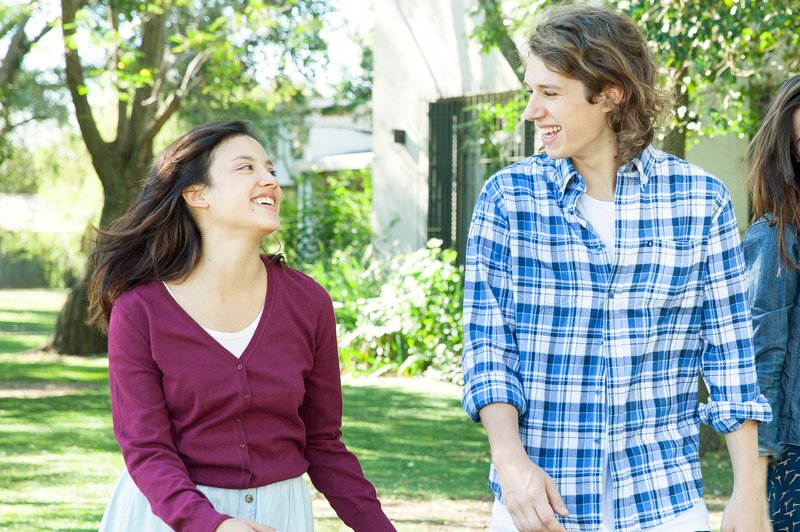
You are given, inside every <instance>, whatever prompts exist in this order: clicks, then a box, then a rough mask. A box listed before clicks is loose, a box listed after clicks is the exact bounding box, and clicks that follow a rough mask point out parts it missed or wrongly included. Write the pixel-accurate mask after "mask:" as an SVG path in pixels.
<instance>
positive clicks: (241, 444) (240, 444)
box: [239, 442, 247, 449]
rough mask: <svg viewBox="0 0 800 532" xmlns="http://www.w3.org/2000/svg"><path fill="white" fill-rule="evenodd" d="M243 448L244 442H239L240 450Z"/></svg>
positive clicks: (245, 445)
mask: <svg viewBox="0 0 800 532" xmlns="http://www.w3.org/2000/svg"><path fill="white" fill-rule="evenodd" d="M245 447H247V444H246V443H245V442H239V448H240V449H244V448H245Z"/></svg>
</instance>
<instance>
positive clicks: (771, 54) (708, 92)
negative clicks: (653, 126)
mask: <svg viewBox="0 0 800 532" xmlns="http://www.w3.org/2000/svg"><path fill="white" fill-rule="evenodd" d="M552 3H553V2H551V1H549V0H506V1H501V0H479V1H478V4H477V6H476V9H475V14H476V15H478V16H479V17H480V19H481V22H480V23H479V24H478V26H477V29H476V31H475V33H474V37H475V38H477V39H478V41H479V42H480V43H481V45H482V47H483V49H484V50H489V49H492V48H497V49H499V50H500V51H501V52H502V53H503V55H504V56H505V58H506V59H507V60H508V61H509V63H510V64H511V65H512V66H513V67H518V66H519V65H520V61H519V58H518V55H517V51H516V49H515V48H514V47H513V46H512V44H513V43H514V41H515V40H518V39H520V38H522V37H523V36H524V32H526V31H528V29H529V28H530V27H531V24H532V21H533V17H534V16H535V14H536V13H537V12H540V10H541V9H542V8H544V7H546V6H548V5H550V4H552ZM615 7H616V9H619V10H621V11H622V12H624V13H626V14H628V15H630V16H631V17H632V18H633V19H634V21H636V23H637V24H638V25H639V27H640V28H641V30H642V32H643V34H644V35H645V36H646V38H647V39H648V42H649V44H650V46H651V48H652V49H653V52H654V54H655V57H656V59H657V61H658V63H659V64H660V65H661V66H662V67H663V68H664V73H665V75H666V78H667V79H668V80H669V82H670V83H671V84H672V85H673V88H674V91H675V93H676V106H675V121H674V124H673V126H672V130H673V132H674V133H673V135H675V138H676V139H677V142H676V141H675V140H673V142H672V143H671V146H670V147H671V151H675V152H679V155H682V153H683V149H684V145H685V134H684V133H685V131H686V130H687V129H688V130H689V131H691V132H693V133H695V134H701V135H702V134H726V133H733V134H737V135H740V136H743V137H750V136H752V135H753V134H754V133H755V130H756V129H757V127H758V124H759V122H760V115H761V113H762V110H763V105H764V101H765V100H767V99H768V98H769V95H770V93H771V91H772V89H773V88H774V87H775V86H776V85H777V84H778V83H779V82H780V81H781V80H782V79H784V78H786V77H788V76H789V75H790V74H793V73H796V72H798V71H800V55H798V54H797V45H798V43H799V42H800V33H798V32H797V28H798V27H800V0H791V1H789V2H750V1H747V0H723V1H722V2H716V1H714V2H712V1H710V0H700V1H696V0H692V1H690V0H624V1H620V2H617V3H615ZM668 144H669V142H668Z"/></svg>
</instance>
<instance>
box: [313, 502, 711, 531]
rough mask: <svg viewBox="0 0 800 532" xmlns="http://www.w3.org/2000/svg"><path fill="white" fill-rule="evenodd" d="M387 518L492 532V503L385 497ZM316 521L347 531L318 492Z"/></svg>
mask: <svg viewBox="0 0 800 532" xmlns="http://www.w3.org/2000/svg"><path fill="white" fill-rule="evenodd" d="M725 502H726V501H721V500H717V499H710V500H708V501H706V504H707V505H708V506H709V514H710V524H711V529H712V530H714V531H718V530H719V527H720V522H721V520H722V509H721V508H720V509H719V510H716V508H719V507H720V503H722V505H724V503H725ZM381 503H382V504H383V508H384V510H386V515H388V516H389V518H390V519H391V520H392V522H393V523H394V524H395V526H396V527H397V530H400V531H403V530H411V531H426V532H427V531H431V532H445V531H450V532H456V531H462V530H465V531H471V530H488V528H489V522H490V521H491V518H492V502H491V501H475V500H464V499H459V500H451V499H434V500H428V501H416V500H409V499H388V498H381ZM313 505H314V520H315V521H321V522H322V523H323V526H322V527H320V528H321V530H322V531H323V532H324V531H332V530H336V531H340V530H341V531H347V530H350V529H349V528H347V527H345V526H344V525H341V524H340V522H339V520H338V518H337V517H336V513H334V511H333V510H332V509H331V507H330V505H329V504H328V502H327V501H326V500H325V499H324V498H323V497H322V496H321V495H319V494H318V493H314V494H313Z"/></svg>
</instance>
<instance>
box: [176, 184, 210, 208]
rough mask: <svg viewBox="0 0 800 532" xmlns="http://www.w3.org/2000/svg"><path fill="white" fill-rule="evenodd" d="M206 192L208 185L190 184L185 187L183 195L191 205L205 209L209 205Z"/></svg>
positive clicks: (184, 199)
mask: <svg viewBox="0 0 800 532" xmlns="http://www.w3.org/2000/svg"><path fill="white" fill-rule="evenodd" d="M205 192H206V187H205V186H204V185H189V186H188V187H186V188H184V189H183V192H182V193H181V195H182V196H183V201H185V202H186V204H187V205H188V206H189V207H197V208H198V209H205V208H207V207H208V201H206V196H205Z"/></svg>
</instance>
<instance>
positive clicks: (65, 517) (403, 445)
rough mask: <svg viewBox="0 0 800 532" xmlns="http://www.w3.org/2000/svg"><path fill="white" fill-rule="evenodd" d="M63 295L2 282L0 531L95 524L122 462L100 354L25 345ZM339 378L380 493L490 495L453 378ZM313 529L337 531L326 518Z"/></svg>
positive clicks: (477, 436)
mask: <svg viewBox="0 0 800 532" xmlns="http://www.w3.org/2000/svg"><path fill="white" fill-rule="evenodd" d="M65 296H66V294H65V292H63V291H33V290H19V291H9V290H6V291H2V290H0V368H2V370H0V530H11V531H15V532H25V531H34V530H36V531H39V530H76V531H78V530H80V531H90V530H96V529H97V525H98V524H99V522H100V518H101V516H102V512H103V509H104V506H105V502H106V500H107V499H108V496H109V495H110V493H111V490H112V488H113V484H114V482H115V481H116V478H117V476H118V474H119V472H120V470H121V468H122V459H121V456H120V454H119V449H118V447H117V443H116V441H115V440H114V436H113V434H112V430H111V415H110V406H109V398H108V378H107V363H106V359H105V358H104V357H63V356H57V355H52V354H46V353H41V352H36V351H26V350H28V349H31V348H34V347H36V346H41V345H43V344H44V343H45V342H46V340H47V338H48V336H49V335H50V332H51V330H52V327H53V324H54V321H55V317H56V314H57V310H58V308H59V307H60V305H61V304H62V303H63V301H64V298H65ZM343 388H344V397H345V415H344V440H345V442H346V443H347V444H348V446H349V447H350V448H351V449H352V450H353V451H354V452H355V453H356V454H357V456H358V457H359V459H360V461H361V463H362V465H363V467H364V470H365V472H366V474H367V476H368V477H369V478H370V480H372V482H373V483H374V484H375V486H376V488H377V490H378V492H379V494H380V495H381V497H386V498H389V499H393V500H398V499H400V500H408V501H412V503H413V501H420V500H430V499H433V500H446V499H460V500H465V499H466V500H480V501H486V500H489V499H490V494H489V493H488V490H487V488H486V474H487V470H488V460H489V453H488V444H487V443H486V439H485V436H484V435H483V432H482V430H481V428H480V427H479V426H478V425H475V424H473V423H472V422H470V421H469V420H468V419H467V418H466V414H464V412H463V410H462V408H461V405H460V403H459V390H458V388H457V387H455V386H452V385H447V384H443V383H434V382H431V381H427V380H422V379H373V380H359V379H349V378H345V379H344V386H343ZM703 471H704V476H705V477H706V492H707V498H706V500H707V502H709V503H710V504H709V506H710V507H711V508H712V509H715V507H718V506H719V502H715V501H722V500H723V499H724V498H725V497H727V494H728V493H730V488H731V472H730V466H729V463H728V460H727V458H726V457H724V456H723V457H720V456H713V455H712V456H707V457H705V458H704V459H703ZM716 509H719V508H716ZM318 528H319V530H321V531H323V532H325V531H331V530H340V529H342V528H341V526H340V525H338V524H337V521H336V520H335V519H333V518H329V517H328V518H322V519H320V522H319V526H318ZM454 529H455V528H454ZM403 530H419V531H423V530H428V528H426V525H417V526H409V527H407V528H406V527H404V528H403ZM437 530H439V529H437Z"/></svg>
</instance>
